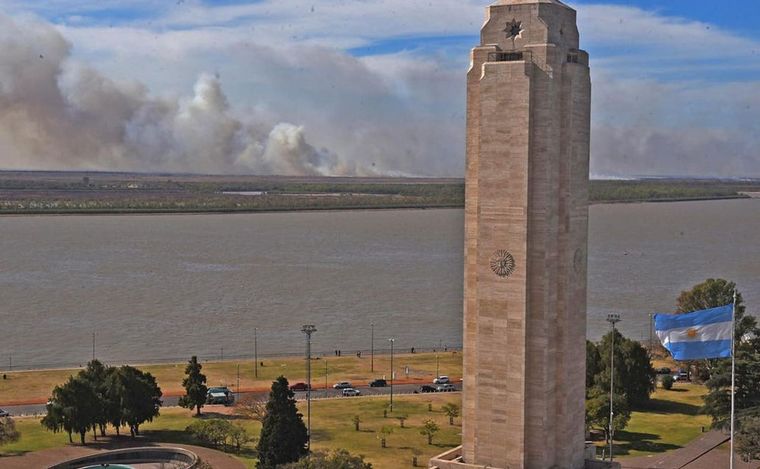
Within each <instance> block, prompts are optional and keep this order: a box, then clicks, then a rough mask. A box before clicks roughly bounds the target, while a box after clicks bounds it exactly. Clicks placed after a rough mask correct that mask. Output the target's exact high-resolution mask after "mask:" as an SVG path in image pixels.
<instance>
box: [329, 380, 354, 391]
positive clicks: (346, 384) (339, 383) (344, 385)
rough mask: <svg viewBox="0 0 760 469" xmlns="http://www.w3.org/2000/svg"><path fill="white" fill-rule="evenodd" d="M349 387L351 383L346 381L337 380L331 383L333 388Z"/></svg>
mask: <svg viewBox="0 0 760 469" xmlns="http://www.w3.org/2000/svg"><path fill="white" fill-rule="evenodd" d="M350 387H351V383H349V382H348V381H338V382H337V383H335V384H333V388H335V389H348V388H350Z"/></svg>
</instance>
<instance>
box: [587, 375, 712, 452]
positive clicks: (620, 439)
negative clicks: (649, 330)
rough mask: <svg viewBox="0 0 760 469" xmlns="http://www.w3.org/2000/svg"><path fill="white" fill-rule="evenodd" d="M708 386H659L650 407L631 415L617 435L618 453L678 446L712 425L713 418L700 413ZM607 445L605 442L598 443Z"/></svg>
mask: <svg viewBox="0 0 760 469" xmlns="http://www.w3.org/2000/svg"><path fill="white" fill-rule="evenodd" d="M706 393H707V389H706V388H705V387H704V386H701V385H696V384H680V383H676V384H675V385H674V386H673V389H672V390H670V391H666V390H664V389H661V388H658V389H657V391H656V392H655V393H654V394H653V395H652V399H651V401H650V403H649V405H648V406H647V408H646V409H642V410H639V411H635V412H633V413H632V414H631V421H630V422H629V423H628V427H627V428H626V429H625V430H624V431H621V432H618V433H617V434H616V435H615V454H617V455H620V456H645V455H647V454H652V453H662V452H664V451H669V450H673V449H678V448H681V447H683V446H684V445H686V444H687V443H688V442H690V441H691V440H693V439H694V438H696V437H698V436H699V435H700V433H701V432H702V427H704V428H705V429H707V428H709V427H710V417H708V416H707V415H701V414H700V413H699V409H700V407H702V404H703V401H702V396H704V395H705V394H706ZM597 445H598V446H600V447H601V446H604V442H597Z"/></svg>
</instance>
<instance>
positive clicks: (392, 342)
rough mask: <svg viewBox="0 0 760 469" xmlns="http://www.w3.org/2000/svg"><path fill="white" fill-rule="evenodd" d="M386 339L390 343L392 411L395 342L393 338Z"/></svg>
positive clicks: (391, 407) (391, 408)
mask: <svg viewBox="0 0 760 469" xmlns="http://www.w3.org/2000/svg"><path fill="white" fill-rule="evenodd" d="M388 341H389V342H390V343H391V405H390V410H391V412H393V376H394V373H393V344H394V342H396V339H395V338H390V339H388Z"/></svg>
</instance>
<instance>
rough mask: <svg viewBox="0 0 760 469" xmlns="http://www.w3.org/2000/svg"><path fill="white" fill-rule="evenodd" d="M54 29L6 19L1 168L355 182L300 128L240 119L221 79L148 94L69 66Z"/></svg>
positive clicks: (350, 168)
mask: <svg viewBox="0 0 760 469" xmlns="http://www.w3.org/2000/svg"><path fill="white" fill-rule="evenodd" d="M71 49H72V45H71V44H70V43H69V42H68V41H67V40H66V39H65V38H64V37H63V36H62V35H61V34H60V33H59V32H58V31H57V30H56V29H54V28H53V27H52V26H51V25H49V24H46V23H42V22H38V21H34V20H14V19H13V18H10V17H8V16H4V15H0V51H2V53H0V167H2V168H10V169H109V170H112V169H118V170H138V171H145V170H160V171H177V172H206V173H241V172H246V173H257V174H287V175H324V174H330V175H357V174H360V175H361V174H368V173H372V171H368V170H366V169H362V168H360V167H357V166H356V165H355V164H349V163H345V162H343V161H341V159H340V158H339V157H338V156H337V155H336V154H334V153H332V152H331V151H329V150H327V149H324V148H317V147H316V146H314V145H312V144H310V143H309V141H308V140H307V138H306V133H305V131H304V128H303V127H302V126H299V125H294V124H290V123H284V122H279V123H278V122H267V121H266V119H264V118H262V119H258V120H257V119H256V116H246V118H242V117H240V116H237V115H235V113H234V112H233V110H232V109H231V108H230V105H229V103H228V100H227V97H226V96H225V93H224V91H223V90H222V86H221V83H220V79H219V78H218V77H217V76H214V75H210V74H202V75H201V76H200V77H199V78H198V80H197V82H196V84H195V87H194V91H193V95H192V96H190V97H180V98H165V97H155V96H151V95H150V93H149V90H148V89H147V88H146V87H145V86H143V85H141V84H139V83H134V82H121V81H115V80H112V79H110V78H108V77H106V76H104V75H103V74H101V73H100V72H98V71H97V70H95V69H93V68H90V67H87V66H85V65H82V64H79V63H77V62H76V61H74V60H71Z"/></svg>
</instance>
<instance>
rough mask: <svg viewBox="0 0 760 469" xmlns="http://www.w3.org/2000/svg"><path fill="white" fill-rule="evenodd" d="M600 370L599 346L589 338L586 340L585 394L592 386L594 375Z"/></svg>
mask: <svg viewBox="0 0 760 469" xmlns="http://www.w3.org/2000/svg"><path fill="white" fill-rule="evenodd" d="M601 371H602V357H601V356H600V355H599V348H598V347H597V346H596V344H595V343H593V342H591V341H590V340H587V341H586V394H587V397H588V390H589V389H591V388H593V387H594V380H595V379H596V376H597V375H598V374H599V373H601Z"/></svg>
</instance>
